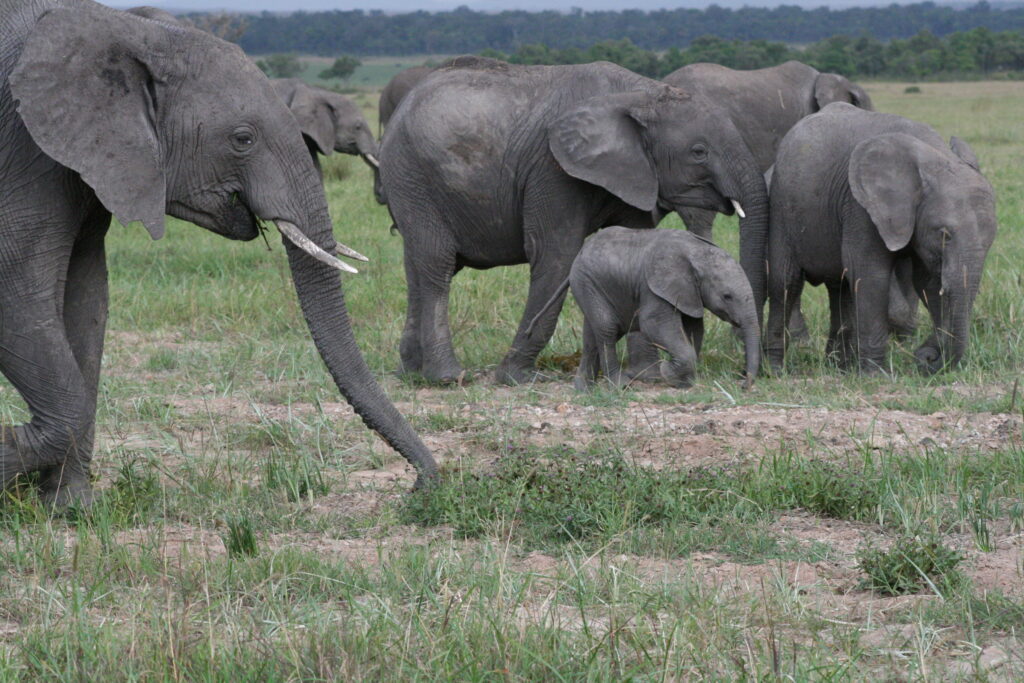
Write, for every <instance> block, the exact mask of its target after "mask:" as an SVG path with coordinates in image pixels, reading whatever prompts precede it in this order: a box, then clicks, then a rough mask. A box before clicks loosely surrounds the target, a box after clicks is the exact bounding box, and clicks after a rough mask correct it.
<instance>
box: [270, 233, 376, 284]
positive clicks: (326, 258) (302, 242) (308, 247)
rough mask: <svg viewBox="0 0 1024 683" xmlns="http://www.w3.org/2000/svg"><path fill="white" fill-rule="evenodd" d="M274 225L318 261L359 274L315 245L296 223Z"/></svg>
mask: <svg viewBox="0 0 1024 683" xmlns="http://www.w3.org/2000/svg"><path fill="white" fill-rule="evenodd" d="M274 225H276V226H277V229H278V230H280V231H281V234H282V235H284V236H285V237H287V238H288V240H289V241H290V242H291V243H292V244H294V245H295V246H296V247H298V248H299V249H301V250H302V251H304V252H306V253H307V254H309V255H310V256H312V257H313V258H315V259H316V260H317V261H320V262H321V263H326V264H327V265H329V266H330V267H332V268H337V269H338V270H341V271H344V272H346V273H358V272H359V271H358V270H356V269H355V268H353V267H352V266H350V265H348V264H347V263H345V262H344V261H341V260H339V259H338V258H337V257H334V256H331V255H330V254H328V253H327V252H326V251H324V250H323V249H321V248H320V247H318V246H317V245H316V244H314V243H313V240H311V239H309V238H308V237H306V236H305V235H303V234H302V231H301V230H299V228H298V227H297V226H296V225H295V224H294V223H289V222H288V221H274ZM346 248H347V247H346Z"/></svg>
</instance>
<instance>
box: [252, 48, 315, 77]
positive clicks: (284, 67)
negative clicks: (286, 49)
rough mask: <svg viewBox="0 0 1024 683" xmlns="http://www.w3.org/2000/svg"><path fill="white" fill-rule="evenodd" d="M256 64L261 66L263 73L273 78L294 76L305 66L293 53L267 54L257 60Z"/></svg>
mask: <svg viewBox="0 0 1024 683" xmlns="http://www.w3.org/2000/svg"><path fill="white" fill-rule="evenodd" d="M256 66H258V67H259V68H261V69H262V70H263V73H265V74H267V75H268V76H273V77H274V78H295V77H296V76H298V75H299V74H300V73H302V70H303V69H305V68H306V65H305V64H303V63H302V62H300V61H299V58H298V57H296V56H295V55H293V54H276V55H269V56H268V57H266V58H264V59H259V60H257V61H256Z"/></svg>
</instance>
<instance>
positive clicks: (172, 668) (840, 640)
mask: <svg viewBox="0 0 1024 683" xmlns="http://www.w3.org/2000/svg"><path fill="white" fill-rule="evenodd" d="M366 61H367V64H366V65H365V66H364V67H363V68H362V70H361V71H360V72H357V74H356V76H355V77H354V78H353V83H352V85H353V86H356V87H357V88H358V90H359V91H358V92H356V93H354V97H356V99H357V101H359V102H360V104H361V105H362V106H363V107H364V110H365V111H366V112H367V115H368V117H369V118H370V121H371V124H374V123H375V119H374V118H373V112H374V105H375V96H374V93H373V92H372V91H371V90H370V88H371V87H375V86H379V85H380V84H382V83H383V82H384V81H385V80H386V78H388V77H389V75H390V74H391V73H394V72H395V71H397V70H398V69H399V68H402V67H404V66H408V65H411V64H412V63H413V61H421V60H409V63H408V64H406V63H404V61H403V63H402V64H401V65H399V64H398V63H397V60H384V59H382V60H374V61H373V62H372V63H371V60H366ZM310 68H323V67H322V66H310ZM363 77H366V78H367V79H369V80H368V81H366V82H365V84H366V85H365V88H364V85H361V83H363V82H362V81H361V80H360V79H362V78H363ZM905 86H906V84H870V85H869V90H870V92H871V95H872V98H873V100H874V101H875V103H876V105H877V106H878V108H879V109H881V110H884V111H895V112H898V113H902V114H905V115H908V116H912V117H915V118H919V119H923V120H925V121H928V122H929V123H932V124H933V125H935V126H936V127H937V128H938V129H939V131H940V132H941V133H942V134H943V135H945V136H947V137H948V136H949V135H952V134H956V135H958V136H960V137H963V138H965V139H966V140H967V141H968V142H970V143H971V145H972V146H973V147H974V149H975V151H976V152H977V154H978V157H979V158H980V160H981V163H982V166H983V168H984V169H985V171H986V173H987V174H988V175H989V178H990V179H991V180H992V182H993V184H994V185H995V187H996V190H997V194H998V207H997V208H998V213H999V219H1000V234H999V236H998V237H997V239H996V243H995V245H994V246H993V249H992V251H991V253H990V254H989V258H988V262H987V266H986V273H985V277H984V281H983V284H982V290H981V293H980V294H979V297H978V301H977V304H976V307H975V317H974V323H973V327H972V340H971V346H970V348H969V351H968V357H967V359H966V362H965V363H964V366H963V367H962V368H960V369H958V370H956V371H954V372H951V373H947V374H944V375H939V376H936V377H929V378H926V377H922V376H920V375H919V374H917V372H916V369H915V368H914V363H913V359H912V351H913V348H914V345H913V344H907V345H905V346H899V345H894V346H893V347H892V349H891V353H890V370H891V373H890V374H888V375H885V376H879V377H867V378H865V377H859V376H857V375H848V374H843V373H840V372H838V371H837V370H836V369H835V368H833V367H831V366H829V365H828V364H826V363H825V362H824V361H823V359H822V351H823V346H824V334H825V329H826V324H827V310H826V302H825V299H826V297H825V296H824V292H823V291H819V290H818V289H815V288H808V289H807V290H805V312H806V313H807V315H808V320H809V326H810V329H811V333H812V337H811V339H810V341H809V343H808V344H807V345H806V346H802V347H800V348H798V349H795V350H794V353H793V354H792V356H791V358H790V359H789V364H788V369H787V372H786V374H784V375H783V376H780V377H765V378H761V379H760V380H759V381H758V383H757V385H756V386H755V388H754V389H753V390H752V391H750V392H743V391H742V390H740V388H739V382H738V380H737V373H738V371H739V369H740V368H741V367H742V363H743V357H742V350H741V348H740V347H739V345H738V344H737V342H736V341H735V340H734V338H733V337H732V335H731V332H730V330H729V329H728V327H727V326H726V325H724V324H720V323H718V322H717V321H716V320H711V319H710V318H709V321H708V324H707V333H706V338H705V343H704V347H705V350H704V353H703V356H702V358H701V364H700V368H699V376H698V378H697V384H696V386H694V387H693V388H692V389H690V390H686V391H681V390H674V389H670V388H668V387H666V386H637V387H629V388H627V389H625V390H622V391H618V390H610V389H607V388H605V389H600V390H598V391H595V392H593V393H590V394H585V395H579V394H576V393H575V392H573V391H572V389H571V386H570V380H571V373H572V367H573V362H574V360H575V354H576V353H577V352H578V350H579V346H580V323H581V315H580V313H579V311H578V309H577V308H576V306H575V304H573V303H572V302H571V301H570V302H569V303H568V304H567V305H566V307H565V310H564V312H563V314H562V317H561V319H560V321H559V325H558V328H557V330H556V333H555V336H554V338H553V339H552V342H551V344H550V345H549V346H548V348H547V349H546V350H545V351H544V354H543V356H542V367H543V369H544V371H545V373H547V374H548V375H549V376H550V377H551V378H552V380H553V381H550V382H542V383H537V384H535V385H532V386H525V387H516V388H506V387H498V386H495V385H493V384H492V383H491V382H490V381H489V379H488V378H487V376H488V373H489V371H490V370H492V369H493V368H494V367H495V366H496V365H497V363H498V362H499V361H500V360H501V358H502V356H503V354H504V352H505V350H506V349H507V346H508V343H509V341H510V340H511V338H512V336H513V333H514V330H515V327H516V324H517V323H518V319H519V316H520V314H521V311H522V307H523V304H524V301H525V294H526V288H527V285H528V272H527V269H526V268H525V267H522V266H518V267H513V268H497V269H493V270H490V271H485V272H480V271H473V270H468V269H467V270H464V271H462V272H460V273H459V275H458V277H457V278H455V283H454V286H453V295H452V304H451V320H452V329H453V331H454V336H455V347H456V350H457V352H458V354H459V357H460V359H461V361H462V362H463V364H464V365H465V366H466V367H467V368H468V369H469V370H470V371H472V372H473V373H474V374H475V375H477V376H478V378H479V379H478V380H477V381H476V382H474V383H472V384H469V385H466V386H462V387H452V388H448V389H437V388H432V387H429V386H425V385H424V384H422V383H417V382H410V381H403V380H399V379H397V378H395V377H394V376H392V375H391V374H390V373H391V371H392V370H394V368H395V366H396V365H397V356H398V354H397V346H398V339H399V335H400V332H401V327H402V322H403V316H404V311H405V284H404V275H403V270H402V249H401V239H400V237H398V236H395V235H392V234H390V233H389V230H388V228H389V227H390V225H391V222H390V220H389V217H388V215H387V211H386V210H385V209H384V208H382V207H380V206H378V205H377V204H376V203H375V201H374V200H373V197H372V191H371V176H370V173H369V170H368V169H367V168H366V167H365V165H364V164H362V163H361V162H360V161H358V160H356V159H351V158H348V157H340V156H337V155H336V156H332V157H331V158H330V159H328V160H327V162H326V164H325V171H326V177H327V195H328V199H329V202H330V204H331V211H332V215H333V217H334V220H335V229H336V233H337V235H338V237H339V239H341V240H342V241H344V242H345V243H347V244H350V245H351V246H353V247H354V248H356V249H358V250H359V251H361V252H363V253H365V254H367V255H368V256H369V257H370V258H371V261H370V263H369V264H365V265H364V266H361V267H360V271H361V272H360V274H359V275H355V276H345V277H344V280H343V282H344V287H345V291H346V297H347V301H348V305H349V309H350V312H351V314H352V318H353V320H354V324H355V328H356V335H357V338H358V340H359V343H360V345H361V347H362V349H363V351H364V353H365V355H366V358H367V361H368V362H369V364H370V367H371V368H372V369H373V370H374V372H375V373H377V375H378V377H379V378H380V380H381V382H382V384H383V386H384V388H385V390H386V391H387V392H388V394H389V395H390V396H391V397H392V398H393V399H394V400H395V401H396V402H397V403H398V405H399V407H400V409H401V410H402V411H403V412H404V413H405V414H406V415H407V416H409V418H410V420H411V421H412V423H413V424H414V426H415V427H416V428H417V430H418V431H419V432H420V433H421V434H422V435H423V436H424V438H425V439H426V440H427V442H428V443H429V444H430V446H431V447H432V448H433V449H434V451H435V453H436V454H437V455H438V456H439V458H440V459H441V460H442V462H443V465H444V468H443V471H444V478H443V480H442V483H441V485H439V486H438V487H437V488H436V489H434V490H431V491H427V492H417V493H415V494H409V493H408V488H409V486H410V485H411V482H412V477H411V475H410V474H409V472H408V471H407V470H405V468H404V467H403V463H402V461H401V459H400V458H399V457H398V456H396V455H395V454H394V453H393V452H391V451H390V450H388V449H387V448H386V447H385V446H384V445H383V444H382V443H381V442H380V440H379V439H378V438H377V437H376V436H375V435H374V434H373V433H372V432H370V431H369V430H367V429H366V428H365V427H364V426H363V425H362V423H361V422H360V421H359V420H357V419H356V418H354V417H353V415H352V414H351V412H350V410H349V409H348V407H347V406H346V405H345V404H344V401H343V400H342V399H341V397H340V396H339V395H338V393H337V389H336V388H335V387H334V386H333V384H332V383H331V381H330V378H329V377H328V375H327V373H326V372H325V371H324V368H323V365H322V363H321V361H320V359H319V357H318V356H317V355H316V352H315V350H314V349H313V346H312V343H311V342H310V340H309V335H308V332H307V330H306V328H305V323H304V321H303V318H302V314H301V311H300V310H299V308H298V305H297V302H296V300H295V295H294V293H293V291H292V287H291V283H290V278H289V273H288V268H287V263H286V260H285V257H284V254H283V250H282V248H281V246H280V243H279V240H277V239H271V240H270V250H269V251H268V250H267V247H266V246H265V245H264V243H263V242H262V241H254V242H252V243H248V244H241V243H235V242H229V241H226V240H223V239H221V238H219V237H217V236H215V235H212V234H209V233H207V232H205V231H203V230H201V229H199V228H196V227H195V226H191V225H187V224H184V223H182V222H180V221H176V220H171V221H169V224H168V232H167V236H166V237H165V238H164V239H163V240H162V241H160V242H156V243H153V242H152V241H151V240H150V239H149V237H148V235H147V234H146V233H145V231H144V230H142V229H141V228H140V227H138V226H128V227H121V226H114V227H113V228H112V231H111V236H110V239H109V242H108V254H109V265H110V271H111V313H110V324H109V332H108V336H107V352H106V355H105V358H104V374H103V381H102V384H101V391H100V399H99V421H98V427H97V448H96V456H95V462H94V471H95V474H96V482H95V484H96V490H97V497H96V501H95V503H94V505H93V506H92V508H91V509H90V510H88V511H85V510H74V511H72V512H71V513H69V514H68V515H66V516H63V517H56V518H54V517H51V516H50V515H49V514H48V512H47V510H46V509H45V508H44V507H43V506H42V505H41V504H40V503H39V501H38V500H37V498H36V495H35V493H34V489H33V487H32V485H31V482H28V481H26V482H21V483H19V485H18V486H17V487H16V488H15V489H13V490H12V491H10V492H8V493H7V494H6V500H5V502H3V503H2V504H0V568H3V570H4V571H2V572H0V681H36V680H60V681H64V680H67V681H72V680H75V681H78V680H111V681H119V680H133V681H136V680H137V681H151V680H152V681H156V680H160V681H167V680H209V681H222V680H223V681H228V680H232V681H234V680H267V681H296V680H351V679H365V680H403V681H404V680H449V679H451V680H495V679H507V680H626V679H633V680H697V679H713V680H737V679H768V678H772V679H779V678H791V679H793V680H801V681H802V680H819V679H828V680H833V679H834V680H861V679H864V678H869V677H876V678H880V679H885V680H889V679H921V680H935V679H942V680H945V679H950V680H958V679H962V680H974V679H980V680H986V679H989V678H993V679H998V678H1000V677H1001V678H1003V679H1006V680H1013V679H1015V678H1020V677H1021V676H1024V661H1022V658H1021V655H1020V654H1019V653H1020V652H1024V648H1022V647H1021V642H1020V633H1021V627H1022V625H1024V590H1022V589H1021V586H1022V585H1024V554H1022V551H1021V546H1020V544H1019V539H1020V534H1021V533H1022V532H1024V446H1022V441H1024V433H1022V430H1024V428H1022V422H1021V419H1022V412H1024V387H1021V386H1020V383H1019V379H1020V377H1021V374H1022V373H1021V363H1022V358H1024V354H1022V348H1024V346H1022V343H1021V342H1022V339H1021V335H1022V332H1021V330H1022V329H1024V326H1022V321H1024V303H1022V302H1024V279H1022V278H1021V276H1020V273H1019V271H1020V264H1021V263H1024V234H1022V228H1021V224H1022V221H1024V167H1022V166H1021V164H1020V159H1021V158H1022V156H1024V121H1022V120H1021V118H1020V115H1019V112H1020V111H1021V110H1022V107H1024V85H1022V84H1017V83H967V84H931V83H929V84H926V86H924V87H922V88H921V92H920V93H914V94H905V93H904V88H905ZM666 225H667V226H675V227H678V221H677V220H675V219H672V220H669V221H666ZM715 237H716V239H717V240H718V241H719V242H721V243H722V244H723V245H724V246H726V248H728V249H730V250H733V251H734V252H735V249H736V247H737V238H736V225H735V220H734V219H725V218H720V219H719V221H718V225H717V226H716V228H715ZM926 328H927V325H926V324H923V325H922V330H921V331H920V332H919V338H920V337H923V335H924V334H925V330H926ZM26 414H27V413H26V409H25V406H24V404H23V403H21V401H20V400H19V399H18V398H17V394H16V393H15V392H14V390H13V389H12V388H11V387H10V386H9V385H6V384H4V385H2V386H0V419H2V421H3V422H4V423H5V424H9V423H12V422H18V421H22V420H24V419H25V418H26ZM929 563H931V567H926V565H927V564H929ZM925 577H927V580H926V579H925ZM936 589H937V590H936ZM890 593H908V594H907V595H899V596H895V597H894V596H891V595H890ZM893 634H897V635H893ZM899 634H902V635H899ZM999 648H1004V649H1005V650H1006V651H1007V652H1008V653H1009V656H1008V658H1006V661H1003V662H1002V663H1000V664H999V666H998V667H997V668H995V669H986V668H985V667H986V666H989V665H988V664H986V663H985V662H988V661H989V660H990V659H991V657H990V655H991V653H992V652H994V651H996V650H998V649H999ZM984 653H988V654H984Z"/></svg>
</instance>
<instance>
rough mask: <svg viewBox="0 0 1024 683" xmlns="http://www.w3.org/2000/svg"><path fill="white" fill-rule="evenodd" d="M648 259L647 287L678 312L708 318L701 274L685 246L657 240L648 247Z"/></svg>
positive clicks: (646, 260) (646, 269)
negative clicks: (687, 253)
mask: <svg viewBox="0 0 1024 683" xmlns="http://www.w3.org/2000/svg"><path fill="white" fill-rule="evenodd" d="M646 255H647V258H646V259H645V260H644V279H645V281H646V282H647V287H648V288H650V290H651V291H652V292H654V293H655V294H657V295H658V296H659V297H661V298H662V299H664V300H665V301H667V302H669V303H670V304H672V306H674V307H675V309H676V310H677V311H679V312H680V313H682V314H684V315H688V316H690V317H691V318H703V317H704V299H703V298H702V297H701V295H700V283H699V282H698V281H697V273H696V272H694V269H693V265H692V264H691V263H690V259H689V258H688V257H687V255H686V253H685V251H684V249H683V247H682V246H681V245H678V244H675V242H674V241H673V242H672V243H667V241H666V240H664V239H661V240H657V241H656V242H655V244H652V245H650V246H649V247H648V250H647V253H646Z"/></svg>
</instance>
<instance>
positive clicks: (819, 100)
mask: <svg viewBox="0 0 1024 683" xmlns="http://www.w3.org/2000/svg"><path fill="white" fill-rule="evenodd" d="M814 101H815V103H816V104H817V105H818V109H823V108H824V107H825V105H828V104H832V103H833V102H846V103H847V104H852V105H853V106H855V107H860V108H861V109H869V110H873V109H874V105H872V103H871V98H870V97H868V94H867V93H866V92H864V88H862V87H860V86H859V85H857V84H855V83H851V82H850V80H849V79H847V78H846V77H845V76H840V75H839V74H818V77H817V78H815V79H814Z"/></svg>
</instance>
